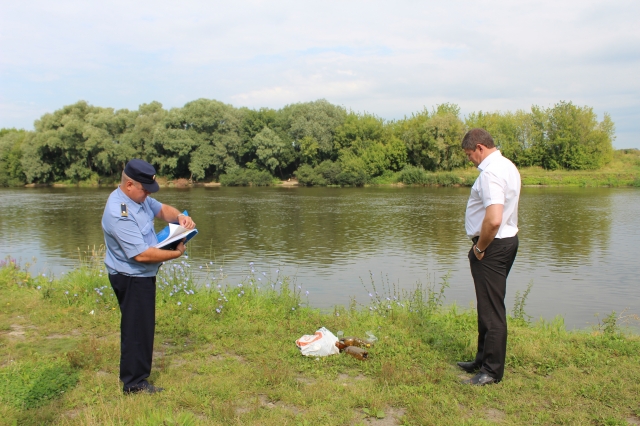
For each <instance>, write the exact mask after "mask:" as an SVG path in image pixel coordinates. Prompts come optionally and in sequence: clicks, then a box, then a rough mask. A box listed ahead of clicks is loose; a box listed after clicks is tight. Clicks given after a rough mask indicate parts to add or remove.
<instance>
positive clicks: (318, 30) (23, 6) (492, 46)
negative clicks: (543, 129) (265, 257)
mask: <svg viewBox="0 0 640 426" xmlns="http://www.w3.org/2000/svg"><path fill="white" fill-rule="evenodd" d="M0 10H1V12H0V127H17V128H25V129H33V122H34V120H36V119H38V118H39V117H41V116H42V115H43V114H44V113H47V112H53V111H55V110H56V109H59V108H61V107H62V106H64V105H68V104H71V103H74V102H76V101H78V100H86V101H87V102H89V103H91V104H93V105H96V106H104V107H113V108H116V109H120V108H129V109H137V108H138V106H139V105H140V104H142V103H149V102H151V101H154V100H155V101H159V102H161V103H162V104H163V105H164V107H165V108H171V107H180V106H183V105H184V104H185V103H186V102H189V101H192V100H195V99H198V98H210V99H217V100H220V101H222V102H225V103H229V104H232V105H234V106H236V107H240V106H247V107H250V108H260V107H271V108H280V107H282V106H284V105H286V104H290V103H295V102H306V101H312V100H316V99H320V98H324V99H327V100H328V101H330V102H331V103H334V104H338V105H342V106H344V107H346V108H348V109H351V110H354V111H358V112H365V111H366V112H369V113H374V114H376V115H378V116H380V117H383V118H386V119H397V118H402V117H404V116H405V115H411V113H414V112H418V111H421V110H422V109H423V108H425V107H427V108H429V109H431V107H433V106H434V105H437V104H439V103H443V102H452V103H456V104H458V105H459V106H460V108H461V110H462V112H463V114H468V113H470V112H473V111H479V110H483V111H496V110H500V111H507V110H511V111H515V110H517V109H526V110H528V109H529V108H530V107H531V105H539V106H543V107H549V106H553V104H555V103H556V102H559V101H562V100H564V101H572V102H573V103H575V104H577V105H581V106H582V105H587V106H590V107H593V109H594V110H595V112H596V113H597V114H598V116H599V118H600V119H602V117H603V114H604V113H605V112H607V113H609V114H610V115H611V116H612V118H613V121H614V122H615V123H616V129H617V131H616V134H617V139H616V140H615V141H614V146H615V147H616V148H629V147H637V148H640V25H639V24H638V17H639V16H640V1H638V0H614V1H611V0H610V1H606V2H605V1H600V0H566V1H560V0H553V1H527V0H520V1H506V0H494V1H456V0H449V1H446V2H445V1H438V2H435V1H417V0H412V1H399V0H396V1H394V2H391V1H384V2H383V1H375V0H372V1H359V0H353V1H344V0H343V1H339V2H338V1H331V0H325V1H323V2H320V1H300V0H298V1H282V0H273V1H270V2H267V1H236V2H230V1H224V2H222V1H204V0H182V1H180V2H178V1H171V2H170V1H164V0H153V1H148V0H137V1H131V0H128V1H124V0H122V1H113V0H103V1H100V2H92V1H86V0H83V1H79V0H58V1H55V2H52V1H44V0H21V1H15V0H14V1H10V0H2V6H1V8H0Z"/></svg>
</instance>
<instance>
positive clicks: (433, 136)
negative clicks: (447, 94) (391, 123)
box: [395, 104, 465, 171]
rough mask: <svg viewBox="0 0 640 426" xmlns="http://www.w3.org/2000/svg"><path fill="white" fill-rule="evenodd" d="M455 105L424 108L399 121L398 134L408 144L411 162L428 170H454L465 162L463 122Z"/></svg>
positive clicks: (397, 125) (396, 127)
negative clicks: (462, 141)
mask: <svg viewBox="0 0 640 426" xmlns="http://www.w3.org/2000/svg"><path fill="white" fill-rule="evenodd" d="M459 115H460V108H459V107H458V106H457V105H455V104H442V105H438V106H437V107H436V108H434V109H433V110H432V111H428V110H427V109H424V110H423V111H422V112H420V113H418V114H414V115H413V116H411V118H409V119H405V120H402V121H400V122H398V123H397V124H396V126H395V129H396V134H397V136H398V138H400V139H401V140H402V141H403V142H404V143H405V145H406V147H407V154H408V159H409V162H410V163H411V164H413V165H416V166H421V167H423V168H424V169H425V170H430V171H436V170H451V169H453V168H454V167H460V166H462V165H463V164H465V156H464V151H463V150H462V148H461V147H460V141H461V140H462V137H463V136H464V124H463V123H462V120H460V118H459Z"/></svg>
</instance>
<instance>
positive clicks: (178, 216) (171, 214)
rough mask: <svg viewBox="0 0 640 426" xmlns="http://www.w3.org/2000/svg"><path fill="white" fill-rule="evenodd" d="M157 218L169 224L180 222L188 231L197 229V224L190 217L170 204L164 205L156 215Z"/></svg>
mask: <svg viewBox="0 0 640 426" xmlns="http://www.w3.org/2000/svg"><path fill="white" fill-rule="evenodd" d="M156 217H157V218H159V219H162V220H164V221H165V222H167V223H175V222H178V224H179V225H180V226H182V227H183V228H186V229H194V228H195V227H196V224H195V222H194V221H193V219H191V218H190V217H189V216H186V215H184V214H183V213H180V210H178V209H176V208H175V207H173V206H170V205H168V204H163V205H162V209H160V211H159V212H158V214H157V215H156Z"/></svg>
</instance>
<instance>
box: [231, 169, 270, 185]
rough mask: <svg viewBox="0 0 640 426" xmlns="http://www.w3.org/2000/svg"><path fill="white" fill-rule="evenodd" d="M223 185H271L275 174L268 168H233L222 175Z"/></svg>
mask: <svg viewBox="0 0 640 426" xmlns="http://www.w3.org/2000/svg"><path fill="white" fill-rule="evenodd" d="M220 184H222V185H223V186H269V185H273V176H272V175H271V173H269V172H268V171H266V170H251V169H241V168H237V169H233V170H231V171H229V172H228V173H227V174H224V175H220Z"/></svg>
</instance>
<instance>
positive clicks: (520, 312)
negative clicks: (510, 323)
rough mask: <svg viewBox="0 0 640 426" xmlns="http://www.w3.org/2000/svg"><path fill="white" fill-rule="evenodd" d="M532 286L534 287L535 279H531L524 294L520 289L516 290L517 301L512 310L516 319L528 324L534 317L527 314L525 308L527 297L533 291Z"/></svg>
mask: <svg viewBox="0 0 640 426" xmlns="http://www.w3.org/2000/svg"><path fill="white" fill-rule="evenodd" d="M532 287H533V281H529V284H528V285H527V289H526V290H525V291H524V293H522V296H520V290H518V291H516V296H515V302H514V304H513V311H512V316H513V319H515V320H516V321H520V322H524V323H527V324H528V323H529V321H530V320H531V318H532V317H531V316H530V315H527V313H526V312H525V310H524V307H525V305H526V303H527V297H528V296H529V293H530V292H531V288H532Z"/></svg>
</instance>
